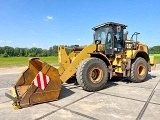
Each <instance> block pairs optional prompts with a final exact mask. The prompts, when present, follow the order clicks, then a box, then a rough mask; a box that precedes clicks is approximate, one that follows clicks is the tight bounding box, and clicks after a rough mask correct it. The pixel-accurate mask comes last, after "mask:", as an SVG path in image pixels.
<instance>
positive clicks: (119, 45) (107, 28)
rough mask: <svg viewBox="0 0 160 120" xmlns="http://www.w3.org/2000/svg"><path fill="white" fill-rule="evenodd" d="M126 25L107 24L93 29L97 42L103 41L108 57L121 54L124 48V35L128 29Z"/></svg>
mask: <svg viewBox="0 0 160 120" xmlns="http://www.w3.org/2000/svg"><path fill="white" fill-rule="evenodd" d="M126 27H127V26H126V25H123V24H119V23H114V22H107V23H104V24H101V25H98V26H96V27H94V28H92V29H93V30H94V31H95V33H94V43H95V41H97V40H98V41H101V44H103V45H104V51H105V54H106V55H109V54H114V53H117V52H121V51H122V50H123V48H124V46H125V45H124V38H123V33H124V29H126Z"/></svg>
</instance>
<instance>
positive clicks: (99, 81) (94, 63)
mask: <svg viewBox="0 0 160 120" xmlns="http://www.w3.org/2000/svg"><path fill="white" fill-rule="evenodd" d="M76 78H77V82H78V83H79V85H80V86H81V87H82V88H83V89H84V90H86V91H90V92H91V91H98V90H100V89H102V88H103V87H104V85H105V84H106V82H107V80H108V69H107V65H106V64H105V62H104V61H102V60H101V59H99V58H88V59H85V60H83V61H82V62H81V63H80V65H79V66H78V69H77V72H76Z"/></svg>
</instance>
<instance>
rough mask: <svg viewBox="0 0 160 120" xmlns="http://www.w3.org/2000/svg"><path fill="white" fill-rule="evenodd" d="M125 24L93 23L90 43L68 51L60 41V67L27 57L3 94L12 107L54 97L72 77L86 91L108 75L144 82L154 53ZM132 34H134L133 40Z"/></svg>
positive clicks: (152, 65) (97, 86)
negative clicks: (15, 77) (23, 66)
mask: <svg viewBox="0 0 160 120" xmlns="http://www.w3.org/2000/svg"><path fill="white" fill-rule="evenodd" d="M126 27H127V26H126V25H124V24H119V23H114V22H107V23H104V24H100V25H98V26H95V27H93V30H94V34H93V43H92V44H90V45H88V46H78V45H75V47H73V49H72V52H71V53H70V54H69V55H68V54H67V53H66V50H65V47H64V46H63V45H61V46H59V47H58V58H59V67H58V68H55V67H53V66H51V65H49V64H47V63H45V62H43V61H41V60H40V59H39V58H31V59H29V66H28V68H27V69H26V70H24V72H23V73H22V76H21V77H20V78H19V79H18V80H17V81H16V83H15V84H14V85H13V86H12V88H11V93H10V94H8V93H6V94H5V95H6V96H7V97H9V98H10V99H12V104H13V106H14V108H15V109H18V108H23V107H28V106H32V105H34V104H37V103H43V102H49V101H53V100H57V99H58V97H59V94H60V90H61V86H62V84H63V83H65V82H67V80H70V79H71V78H74V80H75V81H76V80H77V82H78V84H79V85H80V86H81V87H82V88H83V89H84V90H85V91H89V92H93V91H98V90H101V89H102V88H103V87H104V85H105V84H107V81H108V79H111V78H112V77H115V76H116V77H126V78H128V80H130V81H132V82H137V83H138V82H143V81H145V80H146V79H147V74H148V72H150V71H151V69H154V68H155V58H154V56H149V51H148V47H147V45H145V44H142V43H140V42H139V41H138V40H137V37H138V35H139V34H140V33H138V32H135V33H134V34H133V35H132V38H131V39H130V40H128V39H127V34H128V32H127V31H126V32H124V30H125V29H126ZM133 37H136V39H135V40H133Z"/></svg>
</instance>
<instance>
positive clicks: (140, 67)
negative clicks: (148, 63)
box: [137, 64, 146, 76]
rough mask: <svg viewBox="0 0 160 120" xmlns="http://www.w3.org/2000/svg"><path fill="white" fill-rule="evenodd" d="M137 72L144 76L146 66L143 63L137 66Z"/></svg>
mask: <svg viewBox="0 0 160 120" xmlns="http://www.w3.org/2000/svg"><path fill="white" fill-rule="evenodd" d="M137 72H138V75H139V76H144V75H145V73H146V68H145V66H144V65H143V64H141V65H139V67H138V68H137Z"/></svg>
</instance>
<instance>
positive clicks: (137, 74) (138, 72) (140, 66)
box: [129, 57, 148, 83]
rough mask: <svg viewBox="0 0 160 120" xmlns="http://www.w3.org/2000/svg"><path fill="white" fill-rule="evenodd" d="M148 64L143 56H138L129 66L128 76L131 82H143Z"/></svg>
mask: <svg viewBox="0 0 160 120" xmlns="http://www.w3.org/2000/svg"><path fill="white" fill-rule="evenodd" d="M147 75H148V65H147V62H146V60H145V59H144V58H142V57H138V58H137V59H136V60H135V61H134V62H133V64H132V66H131V76H130V78H129V80H130V81H132V82H136V83H139V82H143V81H145V80H146V79H147Z"/></svg>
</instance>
